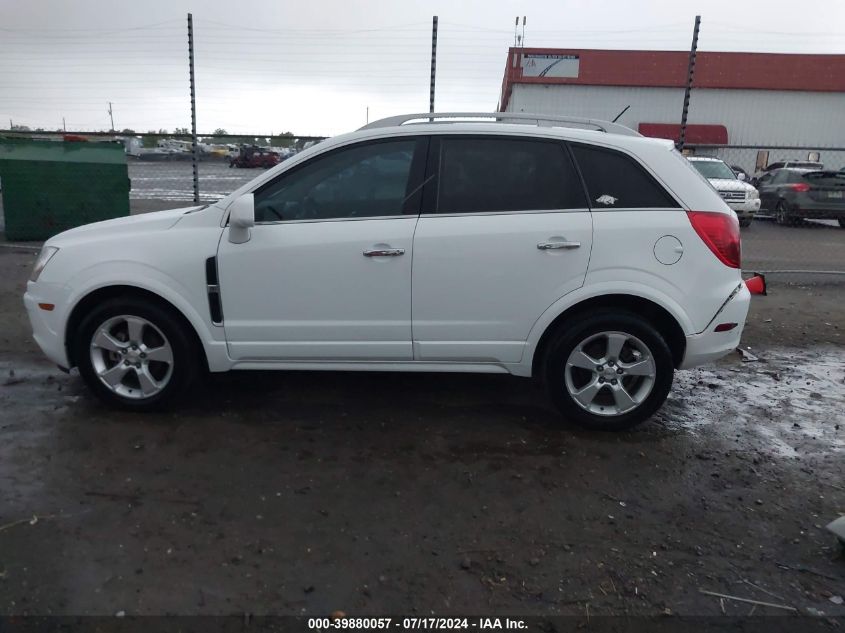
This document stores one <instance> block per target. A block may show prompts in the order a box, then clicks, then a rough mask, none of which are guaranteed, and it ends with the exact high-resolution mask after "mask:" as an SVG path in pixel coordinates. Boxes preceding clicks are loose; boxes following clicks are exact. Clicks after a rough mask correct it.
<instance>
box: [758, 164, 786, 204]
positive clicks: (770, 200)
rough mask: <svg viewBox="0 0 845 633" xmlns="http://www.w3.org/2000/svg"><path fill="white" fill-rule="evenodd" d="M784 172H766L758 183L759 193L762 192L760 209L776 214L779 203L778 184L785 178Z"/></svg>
mask: <svg viewBox="0 0 845 633" xmlns="http://www.w3.org/2000/svg"><path fill="white" fill-rule="evenodd" d="M783 174H784V171H783V170H782V169H776V170H774V171H770V172H766V173H765V174H763V175H762V176H761V177H760V179H759V180H758V181H757V191H758V192H760V208H762V209H765V210H766V211H768V212H770V213H774V211H775V207H776V206H777V202H778V183H779V182H780V180H781V179H782V178H783Z"/></svg>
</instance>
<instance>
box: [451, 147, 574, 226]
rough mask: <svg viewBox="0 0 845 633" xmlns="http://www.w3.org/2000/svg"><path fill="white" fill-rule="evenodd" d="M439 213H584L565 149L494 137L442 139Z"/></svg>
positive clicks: (572, 168)
mask: <svg viewBox="0 0 845 633" xmlns="http://www.w3.org/2000/svg"><path fill="white" fill-rule="evenodd" d="M439 162H440V168H439V175H440V177H439V178H438V179H437V180H438V182H437V183H436V185H435V186H436V191H437V194H436V208H437V212H438V213H485V212H487V213H490V212H503V211H504V212H507V211H511V212H514V211H543V210H558V209H560V210H562V209H586V208H587V201H586V199H585V197H584V189H583V186H582V185H581V181H580V179H579V178H578V173H577V171H576V170H575V168H574V166H573V164H572V159H571V158H570V156H569V154H568V152H567V151H566V147H565V146H564V145H563V144H562V143H559V142H556V141H546V140H541V139H537V140H534V139H521V138H507V137H495V136H487V137H482V136H473V137H463V136H460V137H448V136H444V137H440V139H439Z"/></svg>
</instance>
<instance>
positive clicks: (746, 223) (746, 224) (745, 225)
mask: <svg viewBox="0 0 845 633" xmlns="http://www.w3.org/2000/svg"><path fill="white" fill-rule="evenodd" d="M739 225H740V226H741V227H742V228H744V229H747V228H748V227H750V226H751V220H740V221H739Z"/></svg>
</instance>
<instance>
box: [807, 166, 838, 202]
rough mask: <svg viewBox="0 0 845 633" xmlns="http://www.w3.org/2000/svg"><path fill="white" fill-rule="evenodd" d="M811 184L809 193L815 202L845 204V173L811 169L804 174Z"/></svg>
mask: <svg viewBox="0 0 845 633" xmlns="http://www.w3.org/2000/svg"><path fill="white" fill-rule="evenodd" d="M802 179H803V181H804V182H805V183H807V184H808V185H810V190H809V191H808V192H807V195H809V196H810V198H812V199H813V200H814V201H815V202H820V203H826V204H841V205H843V206H845V174H842V173H839V172H835V171H809V172H807V173H806V174H803V175H802Z"/></svg>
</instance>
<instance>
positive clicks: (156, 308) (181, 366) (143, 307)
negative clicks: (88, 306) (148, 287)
mask: <svg viewBox="0 0 845 633" xmlns="http://www.w3.org/2000/svg"><path fill="white" fill-rule="evenodd" d="M120 316H129V317H140V318H141V319H143V320H145V321H147V322H148V323H150V324H152V326H153V327H154V328H157V329H158V330H159V331H160V334H163V335H164V337H166V339H165V343H167V344H169V348H170V351H171V352H172V365H170V369H169V373H168V379H167V381H166V384H165V385H164V386H163V388H161V389H160V391H158V392H157V393H155V394H154V395H151V396H149V397H135V398H132V397H125V396H123V395H121V394H119V393H115V391H112V390H111V389H110V388H109V387H107V386H106V385H105V384H104V383H103V382H102V381H101V379H100V377H99V376H98V374H97V370H96V369H95V367H94V364H93V363H94V361H93V360H92V352H91V349H92V340H93V337H94V335H95V334H96V333H97V332H98V330H99V329H100V327H101V326H102V325H103V324H104V323H106V322H108V321H109V320H110V319H115V318H117V317H120ZM187 328H188V326H186V325H185V323H184V321H183V319H182V318H181V317H180V315H178V314H176V313H175V311H174V310H173V309H172V308H169V307H167V306H165V305H160V304H157V303H155V302H152V301H150V300H148V299H140V298H137V297H132V296H127V297H117V298H114V299H109V300H107V301H104V302H103V303H102V304H100V305H98V306H97V307H95V308H94V309H93V310H92V311H91V312H89V313H88V314H87V315H85V317H84V318H83V319H82V321H81V322H80V324H79V327H78V328H77V330H76V334H75V336H74V338H73V341H72V345H73V351H74V359H75V360H76V364H77V367H78V368H79V373H80V375H81V376H82V379H83V380H84V381H85V383H86V385H87V386H88V388H89V389H90V390H91V391H93V392H94V394H95V395H96V396H97V397H98V398H99V399H100V400H102V401H103V402H105V403H106V404H109V405H111V406H115V407H119V408H122V409H127V410H131V411H153V410H160V409H162V408H164V407H165V406H166V405H168V404H171V403H173V402H174V401H175V400H176V399H178V397H179V396H181V395H183V394H184V393H185V392H186V391H188V389H189V387H191V386H192V385H193V384H194V382H195V380H196V377H197V375H198V373H199V367H200V364H201V356H200V350H199V349H198V344H197V341H196V338H195V337H194V335H193V332H190V331H188V329H187ZM149 331H152V332H153V334H152V336H156V334H155V330H154V329H152V330H151V329H150V328H146V329H145V332H147V334H146V336H147V337H149V336H150V334H149ZM150 356H152V353H150ZM109 362H113V361H109ZM115 364H120V363H119V362H116V363H115ZM113 367H114V366H112V367H111V368H113ZM155 367H156V370H159V369H160V368H161V364H159V365H155ZM133 371H134V370H133ZM130 379H131V378H130ZM130 390H131V389H130ZM138 392H139V393H140V388H139V389H138Z"/></svg>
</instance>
